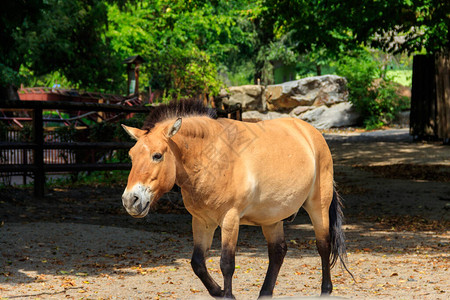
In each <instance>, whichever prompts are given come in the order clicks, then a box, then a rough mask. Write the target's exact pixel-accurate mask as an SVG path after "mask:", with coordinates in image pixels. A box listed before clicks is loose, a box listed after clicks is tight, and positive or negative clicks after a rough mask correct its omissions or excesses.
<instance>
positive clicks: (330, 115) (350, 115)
mask: <svg viewBox="0 0 450 300" xmlns="http://www.w3.org/2000/svg"><path fill="white" fill-rule="evenodd" d="M299 118H300V119H302V120H304V121H306V122H308V123H310V124H311V125H313V126H314V127H316V128H317V129H329V128H332V127H346V126H352V125H356V124H357V123H358V120H359V118H360V115H359V114H358V113H357V112H356V111H355V110H354V108H353V105H352V104H351V103H350V102H342V103H339V104H336V105H333V106H331V107H328V106H326V105H322V106H319V107H317V108H314V109H312V110H308V111H307V112H305V113H303V114H301V115H300V116H299Z"/></svg>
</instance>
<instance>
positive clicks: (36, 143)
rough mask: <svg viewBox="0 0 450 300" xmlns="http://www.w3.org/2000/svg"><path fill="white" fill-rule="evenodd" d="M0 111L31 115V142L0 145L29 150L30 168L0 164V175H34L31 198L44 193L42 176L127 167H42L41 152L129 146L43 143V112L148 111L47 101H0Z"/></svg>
mask: <svg viewBox="0 0 450 300" xmlns="http://www.w3.org/2000/svg"><path fill="white" fill-rule="evenodd" d="M0 108H1V109H21V110H31V111H32V116H33V117H32V128H33V130H32V142H8V141H0V150H3V149H24V150H26V149H30V150H31V151H32V163H31V164H24V163H22V164H1V165H0V172H11V173H19V172H20V173H26V172H31V173H32V174H33V175H34V195H35V196H36V197H43V196H44V193H45V173H46V172H71V171H93V170H128V169H130V168H131V164H129V163H91V164H80V163H70V164H66V163H64V164H62V163H60V164H46V163H45V162H44V151H45V149H68V150H80V149H127V148H130V147H132V146H133V143H124V142H120V143H118V142H102V143H100V142H95V143H90V142H45V141H44V122H45V120H44V119H43V113H42V112H43V111H44V110H55V109H60V110H68V111H95V112H99V111H101V112H113V113H126V114H130V113H149V112H150V111H151V109H152V107H145V106H123V105H117V104H97V103H74V102H70V103H69V102H50V101H3V102H0Z"/></svg>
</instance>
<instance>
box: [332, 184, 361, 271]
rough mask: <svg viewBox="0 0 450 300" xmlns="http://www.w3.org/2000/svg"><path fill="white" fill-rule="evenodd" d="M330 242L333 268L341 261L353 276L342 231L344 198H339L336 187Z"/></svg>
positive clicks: (334, 190) (334, 189) (334, 188)
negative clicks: (347, 263)
mask: <svg viewBox="0 0 450 300" xmlns="http://www.w3.org/2000/svg"><path fill="white" fill-rule="evenodd" d="M329 216H330V241H331V261H330V264H331V267H333V266H334V265H335V264H336V262H337V260H338V259H339V260H340V261H341V263H342V266H343V267H344V269H345V270H346V271H347V272H348V273H349V274H350V275H351V276H352V278H353V279H355V278H354V277H353V274H352V273H351V272H350V271H349V270H348V268H347V266H346V261H347V250H346V248H345V234H344V231H343V230H342V224H343V222H344V214H343V212H342V198H341V197H340V196H339V194H338V192H337V190H336V186H334V187H333V200H332V201H331V205H330V210H329Z"/></svg>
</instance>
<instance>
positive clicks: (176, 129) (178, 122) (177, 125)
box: [166, 118, 181, 139]
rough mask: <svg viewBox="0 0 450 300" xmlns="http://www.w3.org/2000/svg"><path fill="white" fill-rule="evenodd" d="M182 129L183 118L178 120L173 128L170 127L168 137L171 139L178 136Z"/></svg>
mask: <svg viewBox="0 0 450 300" xmlns="http://www.w3.org/2000/svg"><path fill="white" fill-rule="evenodd" d="M180 128H181V118H178V119H177V120H176V121H175V123H173V125H172V126H171V127H169V130H167V134H166V136H167V137H168V138H169V139H170V138H171V137H173V136H174V135H175V134H177V132H178V130H180Z"/></svg>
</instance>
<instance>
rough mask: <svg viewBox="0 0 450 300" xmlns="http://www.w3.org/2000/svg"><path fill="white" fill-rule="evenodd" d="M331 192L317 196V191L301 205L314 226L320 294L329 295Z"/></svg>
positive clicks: (330, 285)
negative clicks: (319, 265) (318, 263)
mask: <svg viewBox="0 0 450 300" xmlns="http://www.w3.org/2000/svg"><path fill="white" fill-rule="evenodd" d="M332 193H333V190H332V189H331V193H330V194H329V195H328V194H322V197H320V196H319V195H320V193H317V196H313V197H312V198H311V199H308V200H307V201H306V203H305V204H304V205H303V207H304V208H305V210H306V211H307V212H308V215H309V217H310V219H311V222H312V224H313V226H314V233H315V235H316V246H317V250H318V252H319V254H320V258H321V260H322V286H321V295H329V294H331V292H332V290H333V284H332V283H331V275H330V254H331V240H330V221H329V211H328V209H329V203H330V202H331V199H332V195H333V194H332ZM327 199H329V200H327ZM322 201H324V202H325V203H323V202H322ZM328 201H329V202H328ZM327 203H328V204H327Z"/></svg>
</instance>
